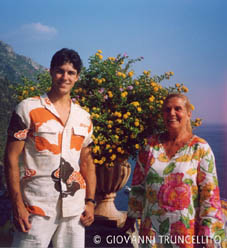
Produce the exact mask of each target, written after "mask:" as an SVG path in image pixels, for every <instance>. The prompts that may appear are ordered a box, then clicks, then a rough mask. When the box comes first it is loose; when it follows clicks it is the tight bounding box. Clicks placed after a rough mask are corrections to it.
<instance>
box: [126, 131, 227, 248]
mask: <svg viewBox="0 0 227 248" xmlns="http://www.w3.org/2000/svg"><path fill="white" fill-rule="evenodd" d="M128 215H129V217H132V218H141V225H140V238H141V240H143V239H142V237H141V236H147V237H150V239H149V240H152V242H154V241H155V243H163V244H164V243H165V244H168V243H171V244H172V247H182V248H183V247H194V245H195V243H199V242H200V243H203V244H204V242H206V239H202V238H199V237H200V236H205V237H210V238H213V239H215V241H217V242H220V239H221V238H224V235H225V234H224V230H223V221H222V211H221V203H220V198H219V188H218V180H217V174H216V167H215V159H214V155H213V152H212V150H211V148H210V146H209V145H208V143H207V142H206V141H205V140H203V139H201V138H199V137H198V136H195V135H194V136H193V137H192V139H191V140H190V142H189V143H188V144H187V145H185V146H184V147H182V148H181V149H180V150H178V151H177V153H176V154H175V155H174V156H173V157H172V158H171V159H169V158H168V157H167V155H166V153H165V149H164V147H163V145H162V144H161V142H160V139H159V137H152V138H150V139H149V140H148V145H147V146H146V148H145V149H144V150H141V151H140V153H139V155H138V159H137V163H136V166H135V170H134V174H133V181H132V190H131V192H130V196H129V209H128ZM151 237H153V238H151ZM141 240H140V242H142V241H141ZM170 247H171V246H170Z"/></svg>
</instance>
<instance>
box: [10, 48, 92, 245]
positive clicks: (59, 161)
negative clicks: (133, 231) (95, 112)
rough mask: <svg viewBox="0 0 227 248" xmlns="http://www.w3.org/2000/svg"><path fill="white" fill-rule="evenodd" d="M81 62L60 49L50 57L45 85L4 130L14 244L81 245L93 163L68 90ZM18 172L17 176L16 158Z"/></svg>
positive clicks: (88, 129)
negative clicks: (49, 82) (43, 91)
mask: <svg viewBox="0 0 227 248" xmlns="http://www.w3.org/2000/svg"><path fill="white" fill-rule="evenodd" d="M81 67H82V62H81V59H80V57H79V55H78V54H77V52H75V51H74V50H70V49H66V48H64V49H61V50H60V51H58V52H56V53H55V55H54V56H53V58H52V60H51V67H50V74H51V78H52V87H51V90H50V91H49V92H48V93H47V94H44V95H43V96H39V97H33V98H28V99H25V100H23V101H22V102H21V103H20V104H18V106H17V107H16V110H15V111H14V113H13V115H12V119H11V122H10V125H9V129H8V142H7V146H6V153H5V171H6V178H7V184H8V190H9V192H10V196H11V199H12V206H13V214H14V223H15V225H16V227H17V229H18V231H17V232H15V235H14V240H13V244H12V246H13V247H14V246H15V247H40V248H41V247H42V248H43V247H48V245H49V242H50V241H51V240H52V244H53V246H54V247H76V248H78V247H84V226H89V225H90V224H91V223H92V222H93V220H94V194H95V187H96V175H95V166H94V163H93V160H92V157H91V153H90V149H89V147H88V146H89V144H90V143H91V142H92V139H91V135H92V123H91V120H90V115H89V114H88V113H87V112H86V111H84V110H83V109H82V108H81V107H80V106H78V105H77V104H74V103H73V102H72V101H71V98H70V92H71V89H72V88H73V86H74V85H75V83H76V82H77V80H78V79H79V74H80V71H81ZM21 154H22V155H23V159H24V163H23V165H24V174H23V175H22V177H21V178H20V170H19V157H20V155H21Z"/></svg>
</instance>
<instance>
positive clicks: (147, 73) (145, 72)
mask: <svg viewBox="0 0 227 248" xmlns="http://www.w3.org/2000/svg"><path fill="white" fill-rule="evenodd" d="M143 74H144V75H147V76H149V75H150V74H151V72H150V71H146V70H144V71H143Z"/></svg>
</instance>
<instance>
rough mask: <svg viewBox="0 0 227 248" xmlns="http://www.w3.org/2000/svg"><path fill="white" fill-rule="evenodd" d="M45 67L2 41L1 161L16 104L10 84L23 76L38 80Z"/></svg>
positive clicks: (0, 64)
mask: <svg viewBox="0 0 227 248" xmlns="http://www.w3.org/2000/svg"><path fill="white" fill-rule="evenodd" d="M44 69H45V68H44V67H43V66H41V65H38V64H37V63H35V62H33V61H32V60H31V59H30V58H27V57H25V56H21V55H18V54H16V53H15V52H14V51H13V49H12V47H10V46H9V45H7V44H5V43H4V42H2V41H0V161H2V159H3V151H4V147H5V141H6V135H7V127H8V122H9V119H10V116H11V113H12V111H13V109H14V107H15V104H16V101H15V99H14V98H13V94H14V92H13V89H12V88H10V85H15V84H18V83H21V82H22V80H21V78H22V77H26V78H28V79H31V80H36V78H37V75H38V74H39V73H40V72H41V71H43V70H44Z"/></svg>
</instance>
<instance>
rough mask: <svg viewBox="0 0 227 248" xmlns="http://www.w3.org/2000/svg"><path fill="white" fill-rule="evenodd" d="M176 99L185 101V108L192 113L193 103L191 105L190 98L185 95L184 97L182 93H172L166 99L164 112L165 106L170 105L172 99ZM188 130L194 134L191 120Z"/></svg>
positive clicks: (163, 107)
mask: <svg viewBox="0 0 227 248" xmlns="http://www.w3.org/2000/svg"><path fill="white" fill-rule="evenodd" d="M174 97H176V98H181V99H182V100H184V106H185V108H186V109H187V111H188V112H190V113H191V112H192V105H191V103H190V101H189V99H188V97H187V96H185V95H183V94H181V93H170V94H169V95H168V96H167V97H166V98H165V100H164V103H163V106H162V111H164V109H165V106H166V104H167V103H168V101H169V100H170V99H172V98H174ZM187 129H188V131H190V132H192V126H191V120H189V122H188V126H187Z"/></svg>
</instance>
